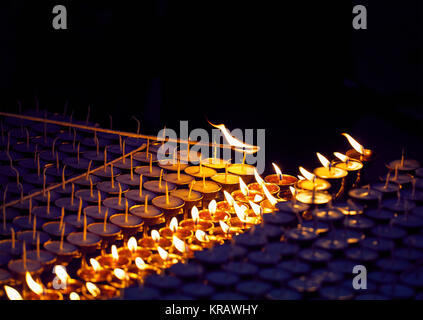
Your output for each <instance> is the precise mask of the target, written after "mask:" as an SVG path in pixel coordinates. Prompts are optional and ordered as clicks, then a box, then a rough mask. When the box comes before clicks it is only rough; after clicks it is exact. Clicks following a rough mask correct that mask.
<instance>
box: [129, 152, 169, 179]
mask: <svg viewBox="0 0 423 320" xmlns="http://www.w3.org/2000/svg"><path fill="white" fill-rule="evenodd" d="M149 158H150V161H149V162H150V165H149V166H140V167H137V168H135V173H137V174H140V175H143V176H146V177H148V178H158V177H160V174H161V170H163V169H161V168H159V167H156V166H153V157H152V156H149Z"/></svg>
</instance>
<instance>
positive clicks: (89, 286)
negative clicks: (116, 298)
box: [85, 282, 101, 297]
mask: <svg viewBox="0 0 423 320" xmlns="http://www.w3.org/2000/svg"><path fill="white" fill-rule="evenodd" d="M85 286H86V287H87V290H88V292H89V293H90V294H91V295H92V296H93V297H97V296H98V295H100V293H101V291H100V289H99V288H98V287H97V286H96V285H95V284H94V283H92V282H87V283H86V284H85Z"/></svg>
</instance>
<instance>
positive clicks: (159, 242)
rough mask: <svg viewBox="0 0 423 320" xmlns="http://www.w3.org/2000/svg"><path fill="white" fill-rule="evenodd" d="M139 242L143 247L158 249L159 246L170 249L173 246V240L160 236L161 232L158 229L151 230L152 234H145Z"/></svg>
mask: <svg viewBox="0 0 423 320" xmlns="http://www.w3.org/2000/svg"><path fill="white" fill-rule="evenodd" d="M138 244H139V245H140V246H141V248H144V249H147V250H152V251H157V246H160V247H162V248H163V249H165V250H168V249H169V248H170V247H171V246H172V241H171V240H169V238H164V237H160V233H159V232H158V231H157V230H151V236H150V237H148V236H144V237H142V238H141V239H139V240H138Z"/></svg>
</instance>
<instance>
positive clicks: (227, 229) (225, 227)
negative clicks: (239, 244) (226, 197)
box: [219, 220, 229, 234]
mask: <svg viewBox="0 0 423 320" xmlns="http://www.w3.org/2000/svg"><path fill="white" fill-rule="evenodd" d="M219 224H220V228H221V229H222V231H223V233H225V234H226V233H228V232H229V226H228V225H227V224H226V223H225V222H224V221H222V220H220V221H219Z"/></svg>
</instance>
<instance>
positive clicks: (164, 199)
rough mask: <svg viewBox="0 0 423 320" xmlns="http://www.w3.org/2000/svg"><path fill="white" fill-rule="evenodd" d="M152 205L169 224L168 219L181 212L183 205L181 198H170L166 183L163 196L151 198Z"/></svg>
mask: <svg viewBox="0 0 423 320" xmlns="http://www.w3.org/2000/svg"><path fill="white" fill-rule="evenodd" d="M152 203H153V205H154V206H156V207H157V208H159V209H160V210H161V211H163V212H164V214H165V218H166V220H167V221H168V222H170V218H172V217H174V216H176V215H178V214H179V213H181V212H182V208H183V206H184V205H185V202H184V200H182V199H181V198H178V197H175V196H170V195H169V188H168V185H167V182H166V183H165V195H164V196H158V197H155V198H153V200H152Z"/></svg>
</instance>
